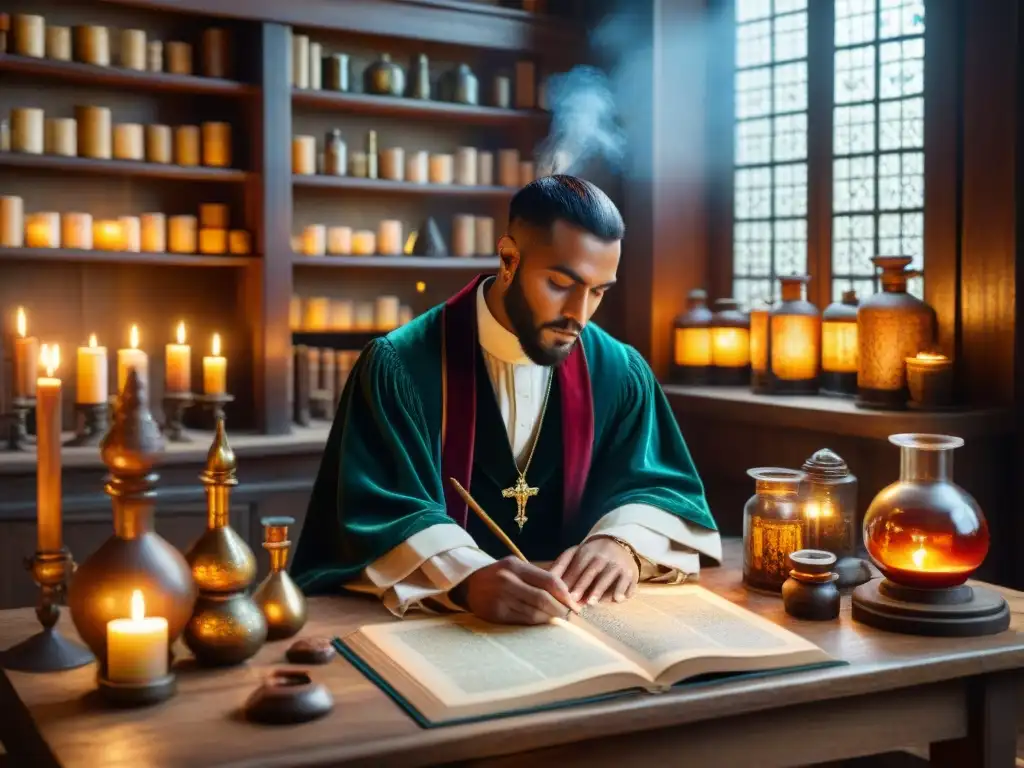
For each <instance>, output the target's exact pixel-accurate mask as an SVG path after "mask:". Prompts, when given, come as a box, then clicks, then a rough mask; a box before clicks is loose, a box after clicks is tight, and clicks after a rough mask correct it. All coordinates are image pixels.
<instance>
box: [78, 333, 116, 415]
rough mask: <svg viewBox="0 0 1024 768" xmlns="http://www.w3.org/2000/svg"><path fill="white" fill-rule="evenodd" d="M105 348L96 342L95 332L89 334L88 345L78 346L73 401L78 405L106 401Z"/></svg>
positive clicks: (96, 403) (107, 393)
mask: <svg viewBox="0 0 1024 768" xmlns="http://www.w3.org/2000/svg"><path fill="white" fill-rule="evenodd" d="M108 396H109V392H108V384H107V348H106V347H101V346H99V345H98V344H97V343H96V334H95V333H94V334H91V335H90V336H89V346H87V347H79V348H78V386H76V387H75V402H76V403H78V404H79V405H100V404H102V403H105V402H107V397H108Z"/></svg>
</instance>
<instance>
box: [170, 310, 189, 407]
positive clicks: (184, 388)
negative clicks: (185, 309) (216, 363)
mask: <svg viewBox="0 0 1024 768" xmlns="http://www.w3.org/2000/svg"><path fill="white" fill-rule="evenodd" d="M166 350H167V353H166V369H167V371H166V373H167V375H166V377H165V387H164V388H165V390H166V391H167V392H190V391H191V389H192V348H191V347H190V346H189V345H188V344H186V343H185V323H184V322H181V323H178V343H177V344H168V345H167V347H166Z"/></svg>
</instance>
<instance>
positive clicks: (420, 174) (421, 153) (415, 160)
mask: <svg viewBox="0 0 1024 768" xmlns="http://www.w3.org/2000/svg"><path fill="white" fill-rule="evenodd" d="M429 178H430V153H429V152H427V151H426V150H423V149H421V150H417V151H416V152H410V153H409V156H408V157H407V158H406V160H405V180H406V181H411V182H413V183H414V184H426V183H427V181H428V179H429Z"/></svg>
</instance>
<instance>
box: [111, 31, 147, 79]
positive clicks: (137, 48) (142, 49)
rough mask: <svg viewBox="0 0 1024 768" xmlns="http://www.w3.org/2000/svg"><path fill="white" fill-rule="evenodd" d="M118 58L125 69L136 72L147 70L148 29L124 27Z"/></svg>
mask: <svg viewBox="0 0 1024 768" xmlns="http://www.w3.org/2000/svg"><path fill="white" fill-rule="evenodd" d="M118 60H119V61H120V62H121V66H122V67H124V68H125V69H134V70H135V71H136V72H145V71H146V31H145V30H144V29H122V30H121V46H120V50H119V51H118Z"/></svg>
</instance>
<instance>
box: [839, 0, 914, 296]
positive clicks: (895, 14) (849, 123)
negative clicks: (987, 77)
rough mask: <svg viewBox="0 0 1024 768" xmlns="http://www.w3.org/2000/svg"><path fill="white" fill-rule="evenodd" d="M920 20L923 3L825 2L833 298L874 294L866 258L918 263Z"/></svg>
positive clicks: (891, 0) (894, 0)
mask: <svg viewBox="0 0 1024 768" xmlns="http://www.w3.org/2000/svg"><path fill="white" fill-rule="evenodd" d="M924 23H925V22H924V1H923V0H835V54H834V62H835V95H834V105H833V140H832V155H833V174H832V185H833V188H832V213H833V219H832V294H833V296H834V297H835V298H838V297H839V296H840V295H841V294H842V292H843V291H844V290H847V289H849V288H853V289H855V290H856V291H857V293H858V294H859V295H860V296H861V297H862V298H863V297H864V296H867V295H870V294H872V293H875V292H876V290H877V289H878V279H877V276H876V275H875V271H876V270H875V269H874V267H873V265H872V264H871V257H872V256H875V255H883V256H911V257H913V259H914V262H913V268H914V269H923V267H924V261H923V259H924ZM910 288H911V291H912V292H913V293H915V294H917V295H918V296H921V295H922V292H923V284H922V280H921V279H919V278H915V279H913V280H911V284H910Z"/></svg>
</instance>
